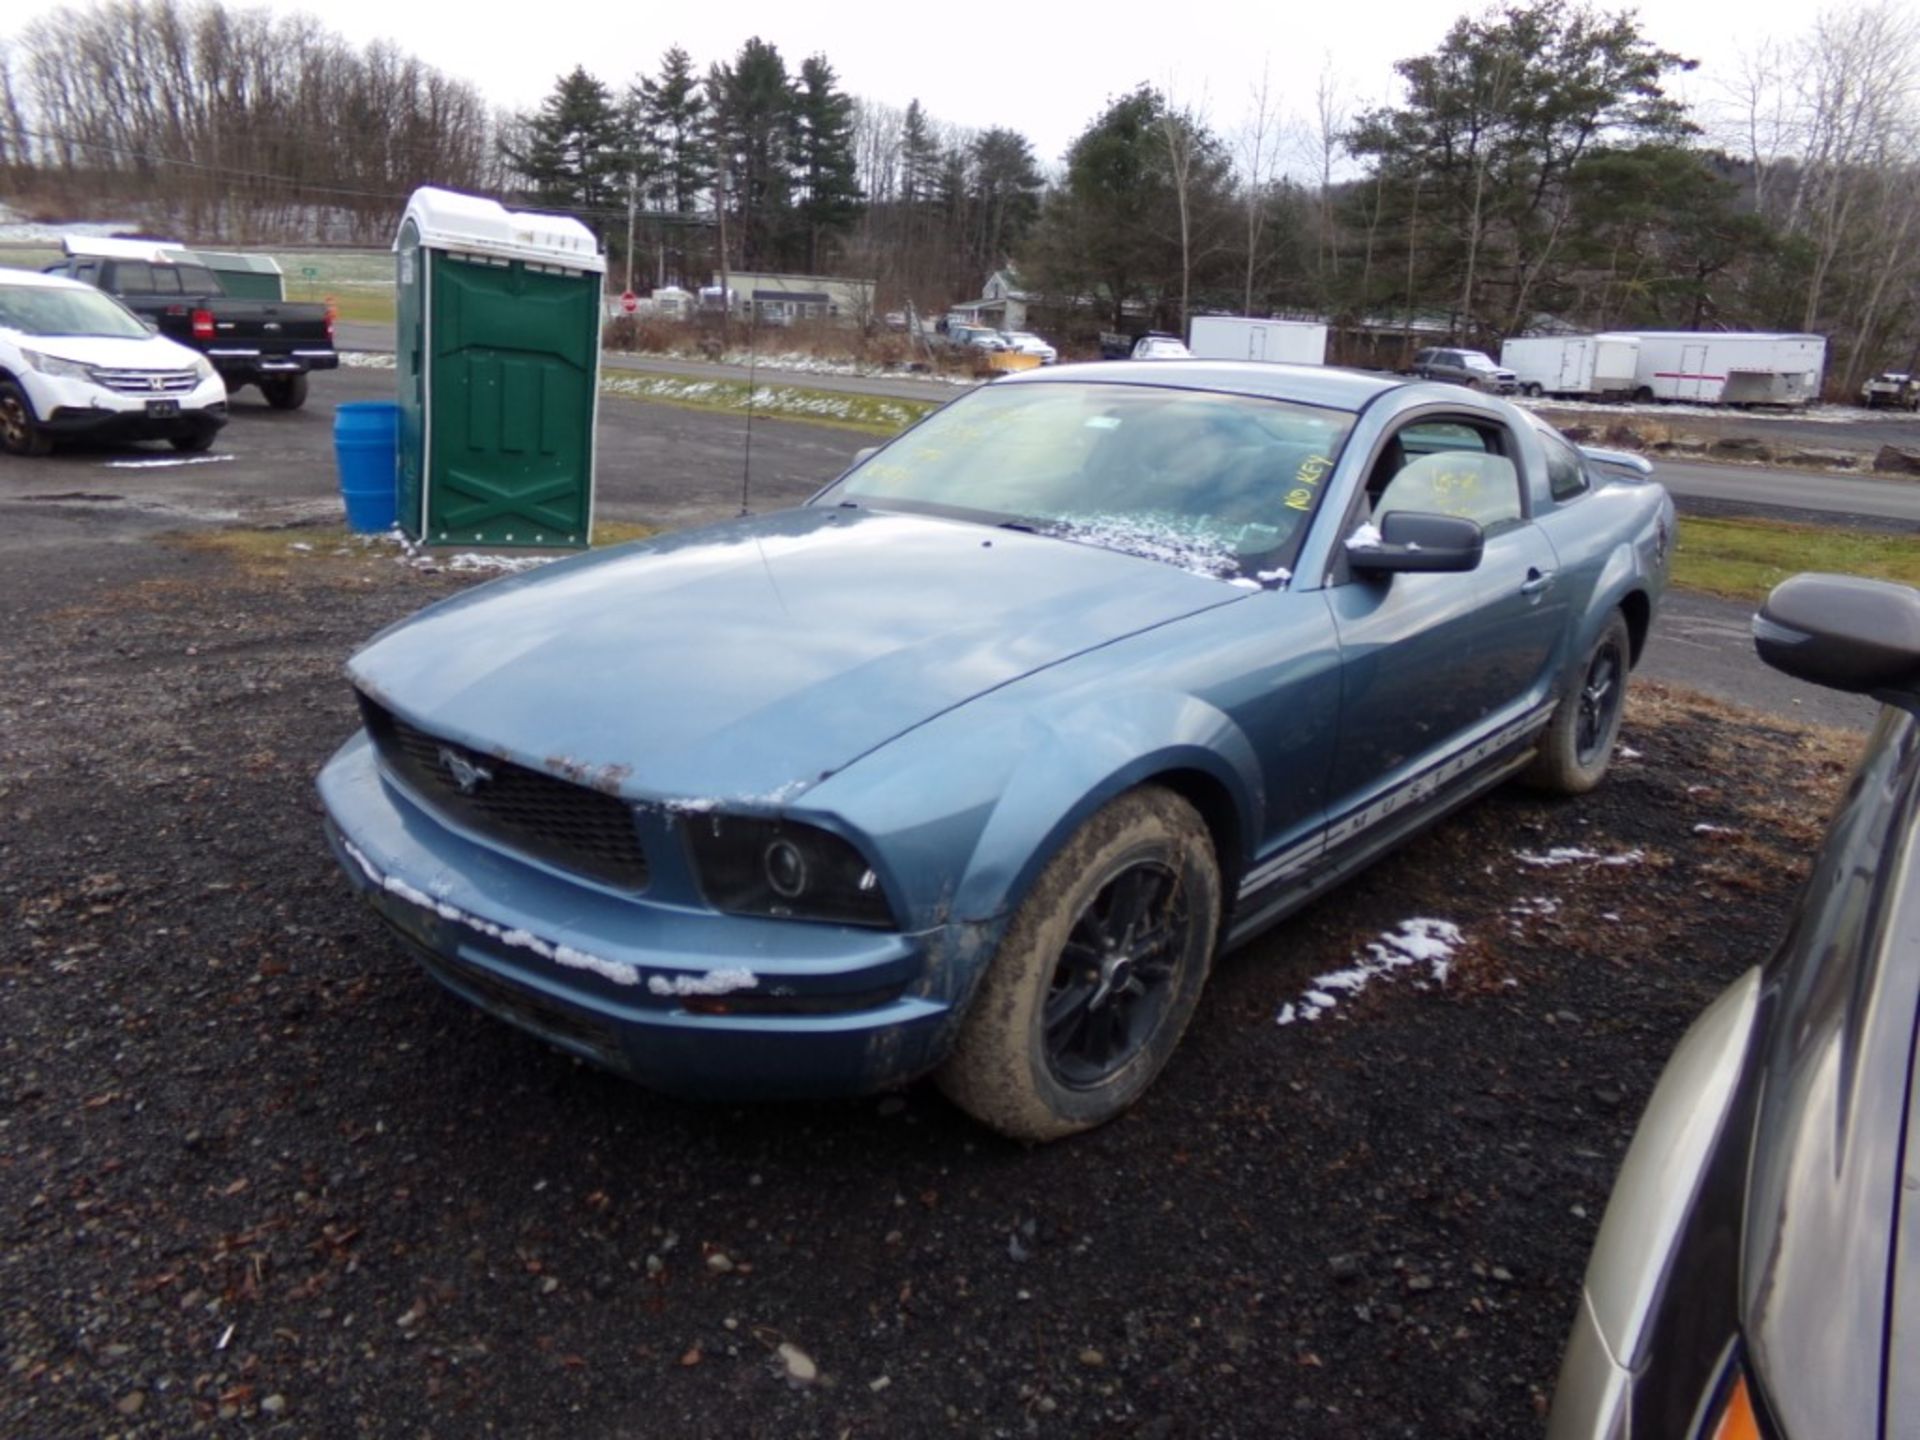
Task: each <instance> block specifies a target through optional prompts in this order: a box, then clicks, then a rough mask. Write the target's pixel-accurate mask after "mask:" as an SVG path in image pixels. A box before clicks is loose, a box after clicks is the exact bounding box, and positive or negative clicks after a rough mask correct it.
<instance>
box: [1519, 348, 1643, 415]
mask: <svg viewBox="0 0 1920 1440" xmlns="http://www.w3.org/2000/svg"><path fill="white" fill-rule="evenodd" d="M1500 363H1501V364H1502V365H1504V366H1505V367H1506V368H1507V369H1509V370H1511V371H1512V372H1513V373H1514V377H1515V378H1516V379H1517V380H1518V381H1519V382H1520V393H1521V394H1522V395H1558V396H1562V397H1564V398H1567V399H1579V400H1619V399H1624V398H1625V397H1626V396H1628V395H1630V394H1632V393H1633V391H1634V389H1635V388H1636V386H1637V385H1638V384H1639V381H1638V379H1637V378H1636V376H1637V372H1638V367H1639V363H1640V342H1639V340H1637V339H1636V338H1635V337H1633V336H1632V335H1535V336H1529V337H1526V338H1524V339H1519V340H1509V341H1507V343H1506V344H1504V345H1502V346H1501V347H1500Z"/></svg>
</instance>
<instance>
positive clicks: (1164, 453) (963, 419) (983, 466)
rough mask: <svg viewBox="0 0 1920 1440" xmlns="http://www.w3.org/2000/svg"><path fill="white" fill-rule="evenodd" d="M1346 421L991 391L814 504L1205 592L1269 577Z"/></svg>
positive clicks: (1161, 398)
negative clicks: (972, 528) (961, 532)
mask: <svg viewBox="0 0 1920 1440" xmlns="http://www.w3.org/2000/svg"><path fill="white" fill-rule="evenodd" d="M1352 425H1353V417H1352V416H1351V415H1349V414H1347V413H1346V412H1345V411H1340V410H1322V409H1317V408H1315V407H1312V406H1308V405H1296V404H1291V403H1288V402H1285V401H1279V400H1266V399H1258V398H1254V397H1250V396H1243V395H1219V394H1211V393H1208V392H1205V391H1196V390H1179V389H1172V388H1161V387H1158V386H1146V385H1113V384H1100V383H1096V382H1085V383H1062V384H1022V385H990V386H987V387H985V388H984V389H981V390H978V391H976V392H975V393H973V394H972V395H969V396H966V397H965V398H964V399H961V400H957V401H955V402H954V403H953V404H952V405H949V406H948V407H947V408H946V409H944V410H941V411H938V412H936V413H935V414H933V415H931V416H929V417H928V418H927V419H926V420H925V421H923V422H922V423H921V424H919V425H917V426H915V427H914V428H913V429H912V430H909V431H908V432H907V433H906V434H905V435H902V436H901V437H900V438H899V439H898V440H896V441H894V442H893V443H892V444H891V445H889V446H887V447H886V449H884V450H882V451H881V452H880V453H879V454H877V455H875V456H874V457H873V458H872V459H870V460H868V461H867V462H866V463H865V464H863V465H861V466H859V467H858V468H856V469H855V470H853V471H852V472H850V473H849V474H848V475H846V476H845V477H843V478H842V479H841V480H840V481H839V482H838V483H836V484H835V485H833V486H832V487H830V488H829V489H828V490H826V491H825V492H823V493H822V495H821V496H820V497H819V499H818V500H817V501H816V502H815V503H816V504H823V505H836V504H837V505H865V506H872V507H874V508H876V509H897V510H915V511H923V512H929V513H933V514H941V515H951V516H955V517H958V518H961V519H968V520H977V521H981V522H983V523H986V524H997V525H1011V526H1014V527H1017V528H1020V529H1027V530H1034V531H1038V532H1039V533H1041V534H1046V535H1056V536H1059V537H1060V538H1062V539H1067V540H1074V541H1080V542H1082V543H1086V544H1092V545H1099V546H1102V547H1104V548H1106V549H1110V550H1120V551H1124V552H1126V553H1128V554H1132V555H1141V556H1145V557H1147V558H1149V559H1154V560H1162V561H1165V562H1167V563H1169V564H1173V565H1178V566H1180V567H1181V568H1182V569H1185V570H1193V571H1197V572H1199V573H1201V574H1206V575H1212V576H1215V577H1217V578H1220V579H1234V578H1240V577H1253V578H1256V579H1258V578H1272V576H1271V573H1270V572H1272V571H1275V570H1277V569H1280V568H1284V567H1285V566H1286V565H1287V563H1288V562H1289V561H1290V560H1291V558H1292V555H1293V551H1294V548H1295V547H1296V545H1297V544H1298V542H1299V539H1300V537H1301V535H1302V533H1303V532H1304V530H1305V528H1306V523H1307V520H1308V518H1309V517H1310V516H1311V515H1312V514H1313V511H1314V509H1315V507H1316V506H1317V505H1318V503H1319V497H1320V490H1321V487H1322V485H1323V483H1324V482H1325V480H1326V477H1327V475H1328V474H1329V473H1330V472H1331V471H1332V469H1333V465H1334V462H1335V461H1336V460H1337V459H1338V458H1339V454H1340V447H1341V445H1342V444H1343V443H1344V442H1345V440H1346V438H1347V432H1348V431H1349V430H1350V429H1351V428H1352Z"/></svg>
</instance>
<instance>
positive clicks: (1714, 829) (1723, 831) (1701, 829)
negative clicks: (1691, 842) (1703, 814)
mask: <svg viewBox="0 0 1920 1440" xmlns="http://www.w3.org/2000/svg"><path fill="white" fill-rule="evenodd" d="M1693 833H1694V834H1696V835H1731V834H1733V833H1734V832H1733V830H1732V829H1731V828H1730V827H1728V826H1725V825H1709V824H1707V823H1706V822H1705V821H1704V820H1703V821H1701V822H1700V823H1699V824H1698V825H1696V826H1694V827H1693Z"/></svg>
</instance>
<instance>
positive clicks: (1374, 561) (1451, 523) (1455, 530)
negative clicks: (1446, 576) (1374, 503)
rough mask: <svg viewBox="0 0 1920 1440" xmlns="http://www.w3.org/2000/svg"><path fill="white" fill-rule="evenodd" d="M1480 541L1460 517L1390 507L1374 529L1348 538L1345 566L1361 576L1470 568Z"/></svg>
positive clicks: (1478, 532)
mask: <svg viewBox="0 0 1920 1440" xmlns="http://www.w3.org/2000/svg"><path fill="white" fill-rule="evenodd" d="M1369 532H1372V533H1369ZM1485 543H1486V536H1485V533H1484V532H1483V531H1482V530H1481V529H1480V527H1479V526H1478V525H1477V524H1475V523H1474V522H1473V521H1471V520H1468V519H1465V518H1463V517H1462V516H1459V515H1428V514H1424V513H1422V512H1420V511H1417V510H1390V511H1388V512H1387V514H1386V515H1385V516H1384V517H1383V518H1382V519H1381V521H1380V527H1379V529H1377V530H1375V529H1374V527H1373V526H1371V525H1367V526H1363V527H1362V528H1361V529H1360V530H1358V531H1357V532H1355V534H1354V535H1353V536H1351V537H1350V538H1349V539H1348V541H1347V564H1349V565H1351V566H1352V567H1353V568H1354V569H1355V570H1357V571H1359V572H1360V573H1361V574H1363V575H1369V574H1380V575H1398V574H1411V573H1416V572H1417V573H1428V572H1433V571H1443V570H1447V571H1457V570H1475V569H1478V568H1479V566H1480V551H1481V548H1482V547H1483V546H1484V545H1485Z"/></svg>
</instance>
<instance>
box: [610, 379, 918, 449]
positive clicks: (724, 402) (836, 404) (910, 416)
mask: <svg viewBox="0 0 1920 1440" xmlns="http://www.w3.org/2000/svg"><path fill="white" fill-rule="evenodd" d="M600 393H601V394H602V395H613V396H618V397H620V398H622V399H627V400H645V401H650V402H652V403H654V404H662V405H678V406H681V407H682V408H684V409H688V410H708V411H717V412H721V413H725V414H732V415H744V414H745V413H746V412H747V409H748V398H749V396H751V397H752V409H753V413H754V414H755V415H757V416H760V417H761V418H763V419H767V420H800V421H805V422H807V423H809V424H813V425H832V426H835V427H836V428H839V429H842V430H857V431H859V432H860V433H861V434H863V435H878V436H881V437H883V438H885V437H890V436H894V435H898V434H899V433H900V432H901V431H902V430H904V429H906V428H907V427H908V426H909V425H911V424H913V423H914V422H915V421H916V420H918V419H920V418H921V416H923V415H926V414H927V413H929V412H930V411H933V410H936V409H938V408H939V407H940V404H941V403H942V402H940V401H937V400H895V399H889V398H887V397H885V396H880V395H853V394H848V393H845V392H842V391H837V390H810V389H807V388H806V387H805V386H801V385H763V384H756V385H753V386H751V387H749V386H748V385H747V383H746V382H745V381H744V380H702V379H697V378H695V377H693V376H683V375H634V374H623V375H610V374H604V373H603V374H602V375H601V377H600Z"/></svg>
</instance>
